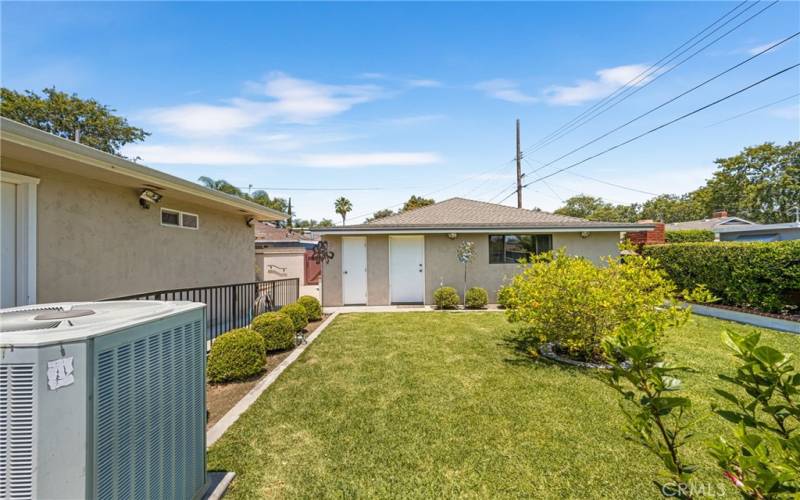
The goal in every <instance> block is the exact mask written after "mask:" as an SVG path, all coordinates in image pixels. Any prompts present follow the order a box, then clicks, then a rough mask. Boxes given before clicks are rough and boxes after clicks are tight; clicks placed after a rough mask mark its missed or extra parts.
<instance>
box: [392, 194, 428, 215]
mask: <svg viewBox="0 0 800 500" xmlns="http://www.w3.org/2000/svg"><path fill="white" fill-rule="evenodd" d="M434 203H436V202H435V201H433V198H423V197H422V196H417V195H411V198H409V199H408V201H406V202H405V204H403V209H402V210H401V212H408V211H409V210H414V209H415V208H422V207H427V206H428V205H433V204H434Z"/></svg>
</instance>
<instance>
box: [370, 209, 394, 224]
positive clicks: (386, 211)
mask: <svg viewBox="0 0 800 500" xmlns="http://www.w3.org/2000/svg"><path fill="white" fill-rule="evenodd" d="M390 215H394V210H389V209H388V208H384V209H383V210H378V211H377V212H375V213H373V214H372V217H368V218H367V220H366V222H372V221H374V220H378V219H383V218H384V217H389V216H390Z"/></svg>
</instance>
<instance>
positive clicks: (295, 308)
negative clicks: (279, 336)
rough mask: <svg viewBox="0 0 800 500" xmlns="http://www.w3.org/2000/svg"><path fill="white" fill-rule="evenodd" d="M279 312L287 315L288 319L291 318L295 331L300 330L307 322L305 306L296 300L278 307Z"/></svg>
mask: <svg viewBox="0 0 800 500" xmlns="http://www.w3.org/2000/svg"><path fill="white" fill-rule="evenodd" d="M279 312H282V313H283V314H285V315H287V316H289V319H291V320H292V324H293V325H294V331H295V332H302V331H303V328H305V327H306V325H307V324H308V313H307V312H306V308H305V307H303V306H302V305H301V304H299V303H297V302H293V303H291V304H286V305H285V306H283V307H281V308H280V310H279Z"/></svg>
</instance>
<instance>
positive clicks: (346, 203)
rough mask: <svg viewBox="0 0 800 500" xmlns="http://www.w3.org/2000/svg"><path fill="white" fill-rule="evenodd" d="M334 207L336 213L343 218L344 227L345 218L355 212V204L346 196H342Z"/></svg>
mask: <svg viewBox="0 0 800 500" xmlns="http://www.w3.org/2000/svg"><path fill="white" fill-rule="evenodd" d="M333 207H334V209H335V210H336V213H337V214H339V215H341V216H342V225H344V223H345V216H347V213H348V212H351V211H352V210H353V204H352V203H351V202H350V200H348V199H347V198H345V197H344V196H340V197H339V198H337V199H336V201H335V202H334V204H333Z"/></svg>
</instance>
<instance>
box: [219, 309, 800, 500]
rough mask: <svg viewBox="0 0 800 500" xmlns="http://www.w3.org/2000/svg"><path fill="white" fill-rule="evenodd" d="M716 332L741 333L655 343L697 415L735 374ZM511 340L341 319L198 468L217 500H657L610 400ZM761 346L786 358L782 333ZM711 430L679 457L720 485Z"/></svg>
mask: <svg viewBox="0 0 800 500" xmlns="http://www.w3.org/2000/svg"><path fill="white" fill-rule="evenodd" d="M725 327H728V328H731V329H734V330H737V331H746V330H749V328H746V327H743V326H740V325H735V324H732V323H727V322H722V321H718V320H713V319H708V318H701V317H697V316H695V317H693V318H692V320H691V321H690V322H689V323H688V324H687V325H686V326H684V327H682V328H680V329H675V330H673V331H671V332H670V333H669V336H668V341H667V349H668V350H669V351H670V352H671V353H672V355H673V359H674V361H676V362H679V363H682V364H685V365H688V366H691V367H693V368H695V369H697V370H698V373H695V374H691V375H689V376H687V377H686V385H687V391H686V392H687V394H688V395H689V396H691V397H692V399H693V400H694V401H695V404H696V407H697V409H698V410H700V411H701V412H704V413H708V409H709V406H710V403H711V402H712V400H714V399H715V396H714V394H713V392H712V391H711V387H712V386H713V385H714V384H716V383H718V382H716V381H715V380H714V375H715V374H717V373H720V372H725V371H730V370H731V369H732V367H733V366H734V360H733V358H732V357H731V356H730V355H729V354H728V352H727V351H726V350H725V349H724V348H723V347H722V346H721V342H720V333H721V331H722V329H723V328H725ZM510 338H511V328H510V326H509V325H508V324H507V323H506V321H505V319H504V317H503V315H502V314H498V313H444V312H442V313H394V314H347V315H342V316H340V317H339V318H337V319H336V321H335V322H334V323H333V324H332V325H331V326H330V327H328V329H327V330H326V331H325V332H324V333H323V334H322V335H321V336H320V338H319V339H317V341H316V342H315V343H314V344H313V345H312V346H310V347H309V349H308V350H307V351H306V352H305V353H304V354H303V355H302V356H301V357H300V359H299V360H298V361H297V362H296V363H295V364H294V365H292V366H291V367H290V368H289V369H288V370H287V372H286V373H284V374H283V375H282V376H281V377H280V379H279V380H278V381H277V382H276V383H275V385H273V386H272V387H271V388H270V389H269V390H268V391H267V392H266V393H265V394H264V395H263V396H262V397H261V398H260V399H259V400H258V401H257V402H256V403H255V404H254V405H253V407H251V409H250V410H249V411H248V412H247V413H246V414H244V415H243V416H242V417H241V418H240V419H239V421H238V422H236V424H235V425H234V426H233V427H232V428H231V429H229V430H228V432H227V433H226V434H225V436H224V437H223V438H222V439H221V440H220V441H219V442H218V443H217V444H216V445H215V446H214V447H213V448H212V449H211V450H210V452H209V468H210V469H212V470H214V469H216V470H229V471H235V472H236V474H237V476H236V479H235V481H234V483H233V485H232V487H231V489H230V490H229V495H230V498H259V497H279V498H280V497H286V498H294V497H305V498H312V497H313V498H331V497H381V498H387V497H392V498H431V497H472V498H490V497H492V498H496V497H509V498H510V497H535V498H600V497H603V498H632V499H633V498H637V499H638V498H658V497H659V495H657V491H656V489H655V488H654V487H653V485H652V484H651V482H650V481H651V479H652V478H653V474H654V473H655V472H656V471H657V470H658V463H657V461H656V460H655V459H654V458H653V457H651V456H650V455H648V454H647V452H646V451H644V450H643V449H642V448H640V447H639V446H638V445H636V444H634V443H631V442H628V441H626V440H625V439H623V437H622V435H621V431H620V424H621V422H622V418H621V415H620V410H619V407H618V404H617V397H616V395H615V394H614V393H613V392H612V391H611V390H610V389H609V388H607V387H606V386H604V385H603V384H602V382H600V381H599V380H597V378H596V375H595V374H593V373H591V372H587V371H584V370H581V369H576V368H566V367H562V366H560V365H555V364H551V363H547V362H544V361H532V360H531V359H529V358H528V357H526V356H524V355H522V354H521V353H520V352H518V351H517V350H516V349H515V346H514V344H513V342H510V340H509V339H510ZM762 338H763V339H764V340H765V341H766V342H767V343H769V344H770V345H773V346H775V347H777V348H779V349H780V350H782V351H784V352H794V353H795V354H800V342H798V338H797V337H796V336H792V335H789V334H781V333H777V332H770V331H765V332H764V335H763V337H762ZM720 402H721V403H722V401H720ZM724 429H725V425H724V424H722V423H721V421H720V419H719V418H718V417H716V416H714V415H711V416H709V417H708V418H707V419H705V420H704V421H702V422H701V423H700V425H699V432H698V438H697V441H696V442H695V443H693V445H692V446H691V447H690V448H689V449H688V450H687V452H688V457H689V459H690V461H695V462H696V463H700V464H701V465H702V467H703V472H702V473H701V474H700V475H699V477H698V480H699V481H705V482H712V483H714V484H715V485H722V484H724V482H723V480H722V479H721V477H720V476H719V474H718V473H717V472H716V470H715V469H714V467H715V466H714V463H713V461H712V460H711V459H710V458H709V456H708V455H707V453H706V452H705V450H704V447H703V440H706V439H708V438H709V437H711V436H712V435H715V434H718V433H719V432H724ZM725 487H726V488H727V486H725ZM728 493H730V494H733V491H732V490H730V489H728Z"/></svg>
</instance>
